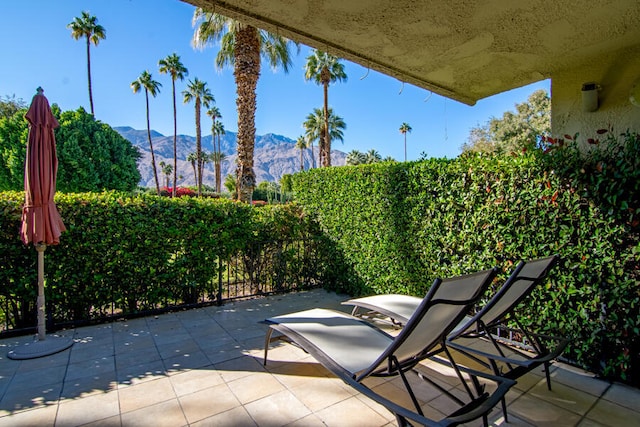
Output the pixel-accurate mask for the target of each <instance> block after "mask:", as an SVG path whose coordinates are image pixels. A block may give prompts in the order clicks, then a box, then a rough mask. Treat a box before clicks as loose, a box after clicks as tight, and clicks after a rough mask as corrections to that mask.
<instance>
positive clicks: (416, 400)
mask: <svg viewBox="0 0 640 427" xmlns="http://www.w3.org/2000/svg"><path fill="white" fill-rule="evenodd" d="M391 361H392V363H394V364H395V365H396V369H397V370H398V372H399V373H400V378H402V382H403V383H404V387H405V388H406V389H407V392H409V397H410V398H411V401H412V402H413V405H414V406H415V407H416V412H418V414H420V415H422V416H424V413H422V408H421V407H420V403H418V399H417V398H416V395H415V394H414V393H413V389H412V388H411V384H409V380H407V377H406V375H405V374H404V371H403V370H402V369H401V368H400V363H398V359H396V358H395V356H391Z"/></svg>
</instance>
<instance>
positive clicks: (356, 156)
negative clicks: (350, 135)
mask: <svg viewBox="0 0 640 427" xmlns="http://www.w3.org/2000/svg"><path fill="white" fill-rule="evenodd" d="M346 163H347V165H350V166H355V165H361V164H364V163H366V155H365V154H364V153H363V152H361V151H358V150H351V151H350V152H349V153H348V154H347V160H346Z"/></svg>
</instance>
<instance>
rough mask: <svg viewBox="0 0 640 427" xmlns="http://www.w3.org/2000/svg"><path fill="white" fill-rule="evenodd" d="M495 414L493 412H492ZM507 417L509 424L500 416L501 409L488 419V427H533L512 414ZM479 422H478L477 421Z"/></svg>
mask: <svg viewBox="0 0 640 427" xmlns="http://www.w3.org/2000/svg"><path fill="white" fill-rule="evenodd" d="M494 413H495V411H494ZM507 415H508V417H509V422H508V423H507V422H505V420H504V416H503V415H502V409H500V411H499V412H498V413H497V414H496V415H494V416H493V417H492V418H489V426H491V427H498V426H504V427H535V425H534V424H531V423H528V422H526V421H525V420H523V419H521V418H518V417H516V416H515V415H513V414H507ZM478 421H480V420H478Z"/></svg>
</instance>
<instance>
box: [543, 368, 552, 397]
mask: <svg viewBox="0 0 640 427" xmlns="http://www.w3.org/2000/svg"><path fill="white" fill-rule="evenodd" d="M549 368H551V364H550V363H549V362H544V376H545V377H546V378H547V389H549V391H551V373H550V372H549V371H550V369H549Z"/></svg>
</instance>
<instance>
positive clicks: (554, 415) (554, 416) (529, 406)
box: [507, 394, 580, 427]
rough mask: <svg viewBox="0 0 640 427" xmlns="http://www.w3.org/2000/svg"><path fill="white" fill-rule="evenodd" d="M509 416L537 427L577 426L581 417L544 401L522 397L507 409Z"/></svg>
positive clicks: (527, 396)
mask: <svg viewBox="0 0 640 427" xmlns="http://www.w3.org/2000/svg"><path fill="white" fill-rule="evenodd" d="M507 411H508V413H509V415H514V416H516V417H518V418H521V419H523V420H524V421H526V422H528V423H531V424H533V425H536V426H549V427H555V426H558V427H560V426H575V425H576V424H577V423H578V421H580V416H579V415H577V414H576V413H574V412H570V411H567V410H566V409H562V408H560V407H558V406H555V405H553V404H551V403H548V402H545V401H544V400H541V399H537V398H534V397H531V396H529V395H528V394H524V395H522V396H521V397H520V398H518V399H516V400H515V401H514V402H513V403H512V404H511V405H509V406H508V407H507Z"/></svg>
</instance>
